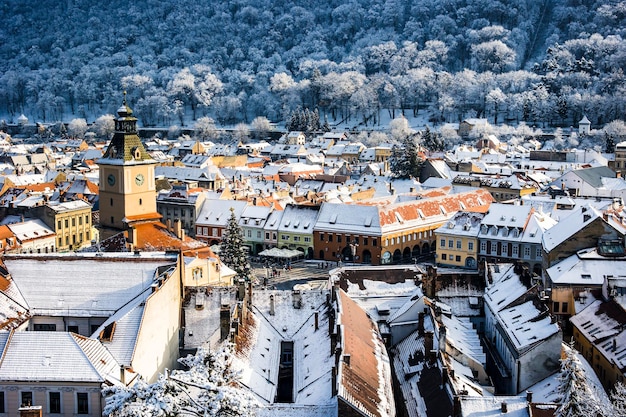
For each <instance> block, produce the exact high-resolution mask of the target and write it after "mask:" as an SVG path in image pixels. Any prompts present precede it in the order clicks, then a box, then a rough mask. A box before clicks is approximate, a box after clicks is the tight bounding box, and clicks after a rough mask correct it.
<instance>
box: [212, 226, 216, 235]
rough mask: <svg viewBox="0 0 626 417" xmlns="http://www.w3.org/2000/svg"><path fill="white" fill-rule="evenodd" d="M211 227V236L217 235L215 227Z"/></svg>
mask: <svg viewBox="0 0 626 417" xmlns="http://www.w3.org/2000/svg"><path fill="white" fill-rule="evenodd" d="M211 229H212V230H211V232H212V233H211V236H217V227H212V228H211Z"/></svg>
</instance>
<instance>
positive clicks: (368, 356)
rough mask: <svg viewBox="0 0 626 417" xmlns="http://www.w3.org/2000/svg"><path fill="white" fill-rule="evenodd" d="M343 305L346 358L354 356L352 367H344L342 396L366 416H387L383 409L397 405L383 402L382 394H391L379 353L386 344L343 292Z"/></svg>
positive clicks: (350, 362) (342, 370)
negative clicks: (381, 370)
mask: <svg viewBox="0 0 626 417" xmlns="http://www.w3.org/2000/svg"><path fill="white" fill-rule="evenodd" d="M338 293H339V297H340V303H341V310H340V314H341V319H340V323H341V324H342V327H343V334H342V336H343V341H342V346H343V355H344V358H345V356H346V355H350V360H349V364H347V363H346V360H345V359H344V362H343V364H342V366H341V371H340V372H341V373H340V375H339V377H340V378H341V379H340V390H339V395H341V396H342V397H344V399H345V400H346V401H347V402H349V403H350V404H352V405H353V406H354V407H356V408H357V409H359V410H361V411H362V412H363V414H364V415H369V416H384V415H386V414H387V413H385V412H384V411H383V412H382V413H381V410H380V409H379V406H380V405H382V404H393V398H381V397H380V393H381V392H387V390H386V389H385V384H390V382H391V381H385V380H384V379H383V378H381V376H380V375H379V366H380V363H379V356H378V352H379V351H380V349H381V348H382V350H383V352H384V346H383V342H382V340H381V339H380V336H379V335H378V330H377V328H376V325H375V324H374V323H373V322H372V321H371V320H370V318H369V317H368V316H367V313H366V312H365V311H364V310H363V309H361V308H360V307H359V306H358V305H357V304H356V302H354V301H353V300H352V299H351V298H350V297H349V296H348V295H347V294H346V293H345V292H344V291H343V290H339V291H338Z"/></svg>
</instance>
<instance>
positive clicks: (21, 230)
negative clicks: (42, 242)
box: [8, 219, 56, 242]
mask: <svg viewBox="0 0 626 417" xmlns="http://www.w3.org/2000/svg"><path fill="white" fill-rule="evenodd" d="M8 227H9V229H11V231H12V232H13V234H15V236H16V237H17V239H18V240H19V241H20V242H26V241H29V240H34V239H44V238H50V237H54V236H56V234H55V233H54V230H52V229H50V228H49V227H48V226H47V225H46V224H45V223H44V222H43V221H41V220H39V219H31V220H26V221H23V222H21V223H14V224H9V225H8Z"/></svg>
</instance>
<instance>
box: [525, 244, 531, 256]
mask: <svg viewBox="0 0 626 417" xmlns="http://www.w3.org/2000/svg"><path fill="white" fill-rule="evenodd" d="M524 258H526V259H528V258H530V247H528V246H524Z"/></svg>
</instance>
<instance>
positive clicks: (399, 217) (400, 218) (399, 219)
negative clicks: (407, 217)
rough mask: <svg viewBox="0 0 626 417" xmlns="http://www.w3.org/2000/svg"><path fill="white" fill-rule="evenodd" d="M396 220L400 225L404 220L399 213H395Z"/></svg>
mask: <svg viewBox="0 0 626 417" xmlns="http://www.w3.org/2000/svg"><path fill="white" fill-rule="evenodd" d="M396 220H398V221H399V222H400V223H404V219H403V218H402V216H401V215H400V213H396Z"/></svg>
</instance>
